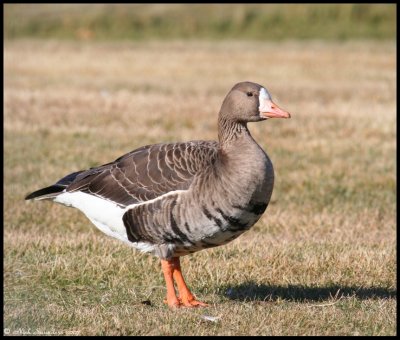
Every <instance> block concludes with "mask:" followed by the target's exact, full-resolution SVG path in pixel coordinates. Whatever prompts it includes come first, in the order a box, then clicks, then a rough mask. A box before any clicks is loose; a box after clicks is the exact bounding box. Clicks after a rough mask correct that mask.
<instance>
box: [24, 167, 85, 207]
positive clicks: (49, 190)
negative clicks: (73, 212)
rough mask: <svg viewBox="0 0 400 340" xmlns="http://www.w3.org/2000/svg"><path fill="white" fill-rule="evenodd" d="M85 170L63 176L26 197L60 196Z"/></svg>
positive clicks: (29, 198)
mask: <svg viewBox="0 0 400 340" xmlns="http://www.w3.org/2000/svg"><path fill="white" fill-rule="evenodd" d="M81 172H83V171H77V172H74V173H72V174H69V175H67V176H65V177H63V178H61V179H60V180H59V181H58V182H57V183H56V184H53V185H50V186H49V187H46V188H43V189H40V190H37V191H34V192H32V193H31V194H29V195H28V196H26V197H25V199H26V200H31V199H32V198H36V199H38V200H43V199H48V198H54V197H56V196H58V195H59V194H60V193H61V192H62V191H63V190H64V189H65V188H66V187H67V186H68V185H70V184H71V183H72V182H73V181H74V179H75V178H76V176H78V175H79V174H80V173H81Z"/></svg>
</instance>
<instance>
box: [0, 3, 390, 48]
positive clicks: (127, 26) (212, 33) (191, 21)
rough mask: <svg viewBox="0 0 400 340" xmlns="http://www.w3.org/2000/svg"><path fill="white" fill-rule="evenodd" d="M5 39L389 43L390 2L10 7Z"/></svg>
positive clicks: (6, 14)
mask: <svg viewBox="0 0 400 340" xmlns="http://www.w3.org/2000/svg"><path fill="white" fill-rule="evenodd" d="M4 10H5V15H4V34H5V37H6V38H8V39H14V38H27V37H32V38H55V39H94V40H114V39H129V40H142V39H217V40H218V39H261V40H282V39H288V40H290V39H330V40H347V39H394V38H395V36H396V5H395V4H251V5H245V4H225V5H224V4H218V5H216V4H197V5H191V4H172V5H171V4H150V5H146V4H122V5H121V4H96V5H92V4H40V5H38V4H36V5H33V4H8V5H5V7H4Z"/></svg>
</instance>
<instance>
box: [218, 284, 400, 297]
mask: <svg viewBox="0 0 400 340" xmlns="http://www.w3.org/2000/svg"><path fill="white" fill-rule="evenodd" d="M221 293H222V294H223V295H224V296H225V297H228V298H229V299H231V300H239V301H276V300H288V301H296V302H305V301H323V300H328V299H330V298H333V297H335V298H340V297H351V296H354V297H355V298H357V299H360V300H365V299H373V298H378V299H382V298H386V299H387V298H395V297H396V296H397V290H396V289H388V288H381V287H357V286H341V285H332V286H328V287H307V286H301V285H288V286H269V285H263V284H261V285H259V284H256V283H254V282H245V283H242V284H239V285H236V286H233V285H229V286H225V287H223V289H222V290H221Z"/></svg>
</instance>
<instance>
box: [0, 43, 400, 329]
mask: <svg viewBox="0 0 400 340" xmlns="http://www.w3.org/2000/svg"><path fill="white" fill-rule="evenodd" d="M243 51H246V52H245V53H244V52H243ZM4 56H5V62H4V65H5V66H4V70H5V76H4V85H5V90H4V112H5V113H4V133H5V137H4V180H5V186H4V274H3V275H4V328H5V330H4V333H8V334H14V335H16V334H20V333H23V334H28V333H31V334H39V333H40V334H44V333H45V334H49V333H51V334H80V335H114V334H116V335H118V334H121V335H160V334H161V335H395V334H396V332H397V324H396V316H397V314H396V307H397V288H396V286H397V281H396V270H397V260H396V181H397V179H396V157H395V155H396V124H395V123H396V72H395V70H396V59H395V56H396V47H395V46H394V44H393V43H392V42H372V41H369V42H355V41H351V42H347V43H337V42H336V43H334V42H331V43H321V42H302V43H299V42H286V43H260V42H249V41H245V42H244V41H237V42H231V41H230V42H205V41H193V42H191V41H185V42H182V41H175V42H136V43H131V42H90V43H86V42H85V43H82V42H71V41H69V42H65V41H64V42H62V41H56V40H52V41H44V40H7V41H6V42H5V54H4ZM242 80H252V81H255V82H258V83H261V84H263V85H265V86H266V87H267V88H268V90H269V91H270V92H271V93H272V96H273V98H274V100H275V101H276V102H277V104H278V105H280V106H281V107H282V108H284V109H286V110H288V111H289V112H291V114H292V119H290V120H269V121H267V122H264V123H259V124H250V125H249V128H250V130H251V133H252V135H253V136H254V137H255V139H256V140H257V141H258V142H259V143H260V145H261V146H262V147H263V148H264V149H265V150H266V151H267V152H268V154H269V156H270V158H271V159H272V162H273V164H274V168H275V173H276V180H275V188H274V192H273V195H272V201H271V203H270V205H269V207H268V209H267V210H266V213H265V214H264V215H263V217H262V218H261V219H260V221H259V222H258V223H257V224H256V225H255V226H254V227H253V228H252V229H251V230H249V231H248V232H246V233H245V234H243V235H242V236H241V237H239V238H238V239H236V240H235V241H233V242H231V243H229V244H227V245H225V246H222V247H217V248H214V249H210V250H205V251H202V252H198V253H196V254H193V255H190V256H187V257H183V258H182V270H183V273H184V275H185V278H186V280H187V283H188V285H189V287H190V288H191V290H192V291H193V292H194V293H195V294H196V295H197V297H198V298H199V299H200V300H201V301H204V302H207V303H209V304H210V306H209V307H207V308H202V309H184V308H182V309H180V310H177V311H170V310H169V309H168V308H167V307H166V306H165V305H164V303H163V298H164V297H165V293H166V289H165V284H164V280H163V276H162V273H161V268H160V262H159V260H158V259H156V258H153V257H150V256H148V255H145V254H141V253H139V252H137V251H135V250H134V249H131V248H129V247H127V246H125V245H124V244H120V243H119V242H118V241H117V240H113V239H110V238H108V237H107V236H106V235H104V234H102V233H101V232H100V231H98V230H97V229H96V228H95V227H94V226H92V225H91V224H90V222H89V221H88V220H87V219H86V218H85V217H84V216H83V215H82V214H81V213H80V212H79V211H76V210H74V209H70V208H66V207H63V206H61V205H57V204H55V203H52V202H25V201H24V200H23V198H24V196H25V195H26V194H27V193H29V192H31V191H33V190H36V189H38V188H41V187H44V186H47V185H50V184H51V183H54V182H55V181H56V180H58V179H59V178H61V177H62V176H64V175H66V174H67V173H70V172H72V171H76V170H79V169H84V168H88V167H91V166H95V165H99V164H103V163H106V162H109V161H111V160H113V159H116V158H117V157H119V156H120V155H122V154H123V153H125V152H128V151H130V150H133V149H134V148H137V147H139V146H142V145H145V144H150V143H156V142H164V141H179V140H180V141H184V140H190V139H215V138H216V136H217V129H216V121H217V112H218V110H219V108H220V105H221V103H222V100H223V98H224V96H225V95H226V93H227V92H228V91H229V89H230V88H231V87H232V86H233V85H234V84H235V83H236V82H238V81H242ZM209 316H211V317H214V318H216V319H212V320H214V321H210V320H208V319H207V318H206V317H209Z"/></svg>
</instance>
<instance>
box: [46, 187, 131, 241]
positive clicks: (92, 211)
mask: <svg viewBox="0 0 400 340" xmlns="http://www.w3.org/2000/svg"><path fill="white" fill-rule="evenodd" d="M54 201H55V202H58V203H62V204H65V205H67V206H72V207H74V208H77V209H79V210H80V211H82V212H83V213H84V214H85V215H86V216H87V217H88V218H89V220H90V221H92V223H93V224H94V225H95V226H96V227H97V228H99V229H100V230H101V231H102V232H103V233H105V234H107V235H109V236H112V237H115V238H117V239H120V240H121V241H125V242H129V240H128V236H127V234H126V228H125V226H124V223H123V221H122V216H123V214H124V213H125V209H122V208H120V207H119V206H118V205H117V204H115V203H113V202H111V201H107V200H105V199H102V198H100V197H96V196H93V195H89V194H86V193H84V192H80V191H75V192H64V193H62V194H61V195H58V196H57V197H56V198H55V199H54ZM130 243H131V242H130Z"/></svg>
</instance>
